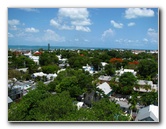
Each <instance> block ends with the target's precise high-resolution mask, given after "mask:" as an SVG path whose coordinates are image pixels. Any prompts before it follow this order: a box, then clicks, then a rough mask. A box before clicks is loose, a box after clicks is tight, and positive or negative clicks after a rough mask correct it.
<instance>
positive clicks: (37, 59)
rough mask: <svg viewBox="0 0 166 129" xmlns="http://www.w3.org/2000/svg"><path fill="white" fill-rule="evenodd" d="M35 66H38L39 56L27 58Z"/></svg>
mask: <svg viewBox="0 0 166 129" xmlns="http://www.w3.org/2000/svg"><path fill="white" fill-rule="evenodd" d="M29 58H30V59H32V60H33V61H34V62H35V63H36V64H37V65H38V64H39V56H29Z"/></svg>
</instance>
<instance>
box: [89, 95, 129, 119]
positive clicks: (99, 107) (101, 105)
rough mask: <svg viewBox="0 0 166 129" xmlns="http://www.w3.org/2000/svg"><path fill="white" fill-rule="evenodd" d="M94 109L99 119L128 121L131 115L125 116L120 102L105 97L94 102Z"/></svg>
mask: <svg viewBox="0 0 166 129" xmlns="http://www.w3.org/2000/svg"><path fill="white" fill-rule="evenodd" d="M92 110H93V112H94V115H95V116H96V118H97V121H128V120H129V117H128V116H125V115H124V113H123V111H122V110H121V108H120V106H119V105H118V104H115V103H114V102H111V101H110V100H109V99H107V98H103V99H101V100H100V101H98V102H95V103H93V106H92Z"/></svg>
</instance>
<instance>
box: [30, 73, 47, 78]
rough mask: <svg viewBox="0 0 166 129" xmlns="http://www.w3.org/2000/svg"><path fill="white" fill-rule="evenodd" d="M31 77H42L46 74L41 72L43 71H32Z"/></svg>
mask: <svg viewBox="0 0 166 129" xmlns="http://www.w3.org/2000/svg"><path fill="white" fill-rule="evenodd" d="M32 76H33V77H35V78H36V77H42V76H47V74H45V73H43V72H38V73H33V75H32Z"/></svg>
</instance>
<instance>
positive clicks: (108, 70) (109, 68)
mask: <svg viewBox="0 0 166 129" xmlns="http://www.w3.org/2000/svg"><path fill="white" fill-rule="evenodd" d="M105 72H106V74H107V75H110V76H112V75H114V74H115V68H114V67H113V65H112V64H111V63H109V64H108V65H106V66H105Z"/></svg>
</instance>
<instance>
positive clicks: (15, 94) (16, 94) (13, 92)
mask: <svg viewBox="0 0 166 129" xmlns="http://www.w3.org/2000/svg"><path fill="white" fill-rule="evenodd" d="M23 91H24V87H23V86H19V85H17V86H13V87H12V88H10V87H9V90H8V95H9V97H10V98H11V99H12V100H13V101H15V100H17V99H19V98H21V97H22V96H23Z"/></svg>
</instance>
